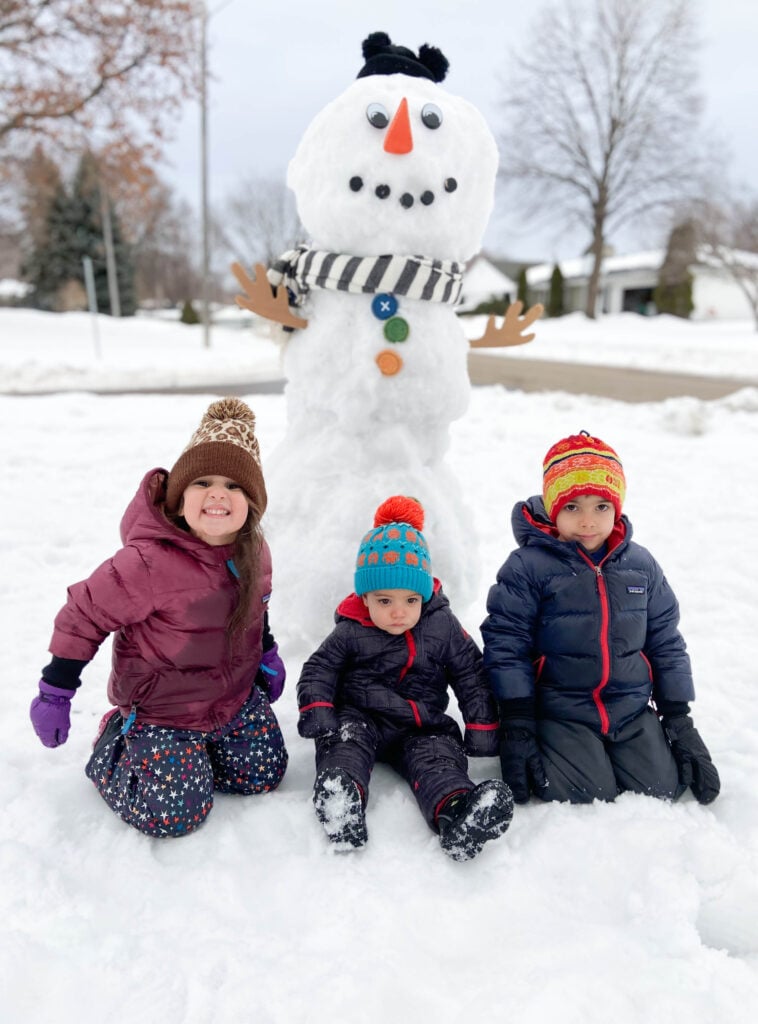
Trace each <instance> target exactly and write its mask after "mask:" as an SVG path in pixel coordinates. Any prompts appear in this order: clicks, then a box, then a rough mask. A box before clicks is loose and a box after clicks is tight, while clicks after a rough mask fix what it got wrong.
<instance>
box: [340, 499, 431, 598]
mask: <svg viewBox="0 0 758 1024" xmlns="http://www.w3.org/2000/svg"><path fill="white" fill-rule="evenodd" d="M423 526H424V509H423V507H422V506H421V505H420V504H419V502H418V501H416V499H415V498H405V497H403V496H402V495H395V496H394V497H392V498H387V500H386V501H384V502H382V504H381V505H380V506H379V508H378V509H377V510H376V513H375V515H374V529H373V530H370V531H369V532H368V533H367V534H366V536H365V537H364V538H363V540H362V541H361V546H360V548H359V549H358V557H357V558H356V560H355V592H356V594H358V595H361V594H368V593H369V592H370V591H372V590H412V591H413V592H414V593H415V594H421V597H422V599H423V600H424V601H428V600H429V598H430V597H431V596H432V589H433V587H434V579H433V577H432V562H431V559H430V557H429V548H428V547H427V546H426V541H425V540H424V535H423V533H422V532H421V530H422V528H423Z"/></svg>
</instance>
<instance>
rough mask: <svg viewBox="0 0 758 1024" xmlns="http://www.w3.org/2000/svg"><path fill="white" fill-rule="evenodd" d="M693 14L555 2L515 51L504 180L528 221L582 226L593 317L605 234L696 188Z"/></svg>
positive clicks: (638, 1)
mask: <svg viewBox="0 0 758 1024" xmlns="http://www.w3.org/2000/svg"><path fill="white" fill-rule="evenodd" d="M691 9H692V4H691V0H561V2H556V3H555V4H554V5H552V6H550V7H548V8H546V9H544V10H543V11H542V12H541V13H540V15H539V18H538V20H537V22H536V23H535V35H534V40H533V42H532V44H531V46H529V47H526V48H525V49H524V53H523V55H522V56H518V57H516V58H515V69H514V73H513V75H512V77H511V80H510V82H509V83H508V85H507V92H506V94H505V97H506V98H505V100H504V104H503V105H504V108H505V114H506V124H507V127H506V129H505V131H504V132H503V133H502V135H501V143H502V145H501V152H502V170H501V175H502V178H503V179H504V181H505V182H506V183H507V184H509V185H510V186H511V192H512V193H514V194H515V195H516V196H518V197H519V199H521V201H522V203H523V210H524V213H525V214H526V215H527V216H529V217H538V218H539V217H542V218H546V217H548V216H549V217H553V218H555V217H556V216H557V217H558V218H559V220H560V221H561V222H562V223H564V224H565V225H566V226H567V227H568V226H572V227H574V228H576V227H577V226H581V227H582V228H584V229H586V230H587V233H588V236H589V244H588V247H587V252H588V253H590V254H591V256H592V258H593V259H592V271H591V274H590V280H589V287H588V293H587V303H586V310H585V311H586V314H587V316H589V317H594V316H595V310H596V305H597V296H598V287H599V281H600V271H601V264H602V257H603V249H604V246H605V244H606V243H607V241H609V240H610V238H611V236H612V234H613V233H614V232H615V231H617V230H618V229H619V228H620V227H621V226H622V225H626V224H629V223H630V222H632V221H635V222H639V220H640V219H641V218H643V217H645V216H646V215H649V214H650V213H651V212H652V211H654V210H657V209H659V208H660V207H661V206H663V205H665V204H667V203H670V202H672V201H673V200H674V199H677V198H681V196H682V193H683V192H686V191H687V189H689V188H690V185H691V183H692V184H693V185H694V179H695V171H696V160H695V159H694V154H693V140H695V139H696V137H697V133H696V131H695V128H696V125H697V121H698V118H699V114H700V100H699V97H698V95H697V94H696V91H695V86H696V72H695V64H694V56H695V52H696V47H697V43H696V39H695V32H694V26H693V23H692V18H691Z"/></svg>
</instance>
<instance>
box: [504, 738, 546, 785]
mask: <svg viewBox="0 0 758 1024" xmlns="http://www.w3.org/2000/svg"><path fill="white" fill-rule="evenodd" d="M500 765H501V768H502V771H503V781H504V782H507V783H508V785H509V786H510V788H511V792H512V793H513V799H514V800H515V801H516V803H517V804H525V803H527V802H528V800H529V797H530V795H531V794H532V793H539V792H540V790H543V789H545V787H546V786H547V778H546V777H545V768H544V766H543V764H542V756H541V754H540V748H539V747H538V746H537V737H536V736H535V734H534V732H532V731H530V730H529V729H525V728H523V727H521V726H512V725H506V727H505V728H504V729H503V737H502V740H501V742H500Z"/></svg>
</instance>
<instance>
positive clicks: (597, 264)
mask: <svg viewBox="0 0 758 1024" xmlns="http://www.w3.org/2000/svg"><path fill="white" fill-rule="evenodd" d="M594 214H595V216H594V223H593V232H592V245H591V246H590V250H589V255H590V256H592V271H591V273H590V279H589V281H588V282H587V305H586V306H585V308H584V312H585V315H586V316H588V317H589V319H590V320H594V319H595V316H596V307H597V294H598V290H599V287H600V270H601V268H602V265H603V247H604V238H603V234H604V228H605V204H604V202H602V201H599V202H598V204H597V205H596V206H595V211H594Z"/></svg>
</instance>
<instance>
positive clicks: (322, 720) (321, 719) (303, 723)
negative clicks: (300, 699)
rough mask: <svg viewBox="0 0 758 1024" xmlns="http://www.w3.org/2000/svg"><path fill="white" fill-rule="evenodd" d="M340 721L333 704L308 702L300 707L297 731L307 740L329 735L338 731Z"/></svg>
mask: <svg viewBox="0 0 758 1024" xmlns="http://www.w3.org/2000/svg"><path fill="white" fill-rule="evenodd" d="M338 725H339V721H338V719H337V712H336V711H335V710H334V705H333V704H326V703H323V704H322V703H318V704H308V705H305V706H304V707H302V708H300V718H299V719H298V721H297V731H298V732H299V733H300V735H301V736H304V737H305V739H307V740H315V739H317V738H318V737H319V736H328V735H329V734H330V733H332V732H336V731H337V726H338Z"/></svg>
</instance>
